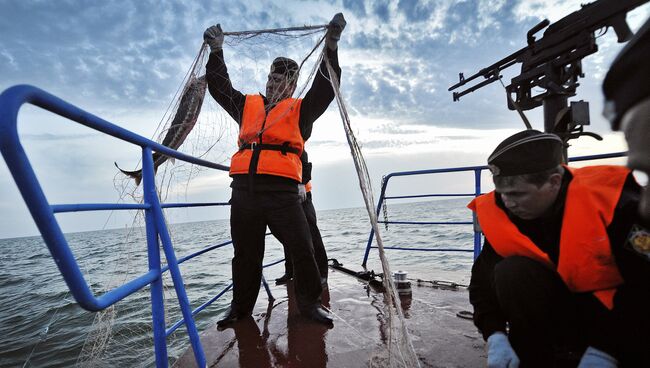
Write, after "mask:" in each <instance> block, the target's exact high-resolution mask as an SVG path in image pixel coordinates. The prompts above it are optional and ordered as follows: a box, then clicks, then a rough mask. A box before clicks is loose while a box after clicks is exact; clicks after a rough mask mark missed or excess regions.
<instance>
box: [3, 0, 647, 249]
mask: <svg viewBox="0 0 650 368" xmlns="http://www.w3.org/2000/svg"><path fill="white" fill-rule="evenodd" d="M581 2H582V1H567V0H471V1H451V0H431V1H428V0H409V1H403V0H400V1H385V0H370V1H353V0H342V1H341V0H336V1H295V0H287V1H282V2H279V1H275V2H272V1H214V0H211V1H164V0H155V1H153V0H151V1H104V2H96V1H77V0H59V1H45V0H39V1H32V0H0V14H2V17H0V90H4V89H6V88H8V87H10V86H12V85H16V84H31V85H34V86H37V87H39V88H41V89H44V90H46V91H48V92H49V93H52V94H54V95H56V96H58V97H60V98H62V99H64V100H66V101H68V102H70V103H72V104H74V105H76V106H78V107H80V108H82V109H84V110H86V111H89V112H91V113H93V114H95V115H97V116H99V117H101V118H103V119H105V120H108V121H110V122H113V123H115V124H117V125H120V126H123V127H125V128H127V129H130V130H133V131H134V132H136V133H138V134H141V135H143V136H145V137H152V136H153V135H154V131H155V130H156V128H157V126H158V123H159V122H160V121H161V119H162V117H163V116H164V114H165V111H166V110H167V108H168V106H169V104H170V102H171V101H172V100H173V97H174V94H175V93H176V91H177V89H178V88H179V86H180V85H181V83H182V81H183V78H184V76H185V74H186V72H187V70H188V68H189V67H190V65H191V64H192V62H193V60H194V58H195V57H196V55H197V52H198V50H199V48H200V47H201V44H202V34H203V31H204V30H205V28H206V27H208V26H210V25H212V24H215V23H220V24H221V25H222V28H223V29H224V31H242V30H254V29H269V28H280V27H291V26H301V25H321V24H326V23H328V22H329V20H330V19H331V18H332V17H333V16H334V14H336V13H338V12H342V13H343V14H344V16H345V19H346V20H347V27H346V29H345V31H344V32H343V34H342V36H341V41H340V43H339V62H340V65H341V68H342V80H341V93H342V95H343V98H344V100H345V103H346V107H347V109H348V111H349V114H350V120H351V125H352V127H353V130H354V133H355V135H356V137H357V139H358V140H359V142H360V143H361V146H362V152H363V154H364V157H365V159H366V162H367V165H368V168H369V171H370V176H371V178H372V180H373V185H374V190H375V196H377V195H378V192H379V185H380V182H381V177H382V176H383V175H386V174H388V173H390V172H395V171H407V170H422V169H430V168H444V167H454V166H471V165H482V164H485V160H486V158H487V156H488V155H489V153H490V152H491V151H492V149H493V148H494V147H495V146H496V145H497V144H498V143H499V142H500V141H501V140H502V139H504V138H505V137H507V136H508V135H510V134H513V133H515V132H516V131H518V130H521V129H523V128H524V126H523V123H522V122H521V120H520V119H519V117H518V116H517V114H516V113H514V112H512V111H509V110H508V109H507V107H506V96H505V92H504V90H503V87H502V86H501V85H500V84H498V83H493V84H491V85H489V86H486V87H484V88H482V89H480V90H478V91H476V92H474V93H472V94H469V95H467V96H465V97H463V98H462V99H461V100H460V101H459V102H453V101H452V95H451V93H450V92H448V90H447V89H448V87H449V86H451V85H452V84H455V83H456V82H457V81H458V73H459V72H463V73H464V74H465V76H469V75H471V74H473V73H475V72H476V71H478V70H480V69H481V68H483V67H485V66H487V65H489V64H492V63H494V62H496V61H497V60H500V59H501V58H503V57H505V56H506V55H509V54H511V53H512V52H515V51H517V50H518V49H520V48H522V47H524V46H525V45H526V32H527V31H528V30H529V29H530V28H531V27H533V26H534V25H536V24H537V23H539V22H540V21H541V20H542V19H544V18H548V19H549V20H550V21H551V22H554V21H557V20H559V19H560V18H562V17H563V16H564V15H566V14H569V13H570V12H572V11H575V10H578V9H579V8H580V3H581ZM649 15H650V7H649V6H648V4H646V5H644V6H642V7H640V8H637V9H635V10H634V11H632V12H631V13H630V14H628V17H627V20H628V23H629V25H630V27H631V28H632V30H636V29H638V28H639V27H640V26H641V24H642V23H643V22H644V21H645V20H646V19H647V18H648V16H649ZM227 42H228V40H227ZM597 43H598V45H599V48H600V51H599V52H598V53H597V54H595V55H591V56H589V57H587V58H586V59H585V60H584V62H583V71H584V73H585V78H583V79H581V85H580V87H579V88H578V95H577V96H575V97H572V98H571V99H570V100H571V101H577V100H586V101H589V103H590V114H591V126H589V127H587V130H589V131H592V132H596V133H598V134H601V135H602V136H604V138H605V140H604V141H603V142H596V141H595V140H593V139H591V138H581V139H579V140H577V141H574V143H573V146H572V147H571V148H570V150H569V153H570V155H572V156H577V155H585V154H596V153H605V152H612V151H623V150H625V149H626V146H625V143H624V139H623V138H622V136H621V134H620V133H611V132H610V131H609V127H608V124H607V123H606V121H605V120H604V118H603V117H602V115H601V111H602V92H601V84H602V80H603V78H604V76H605V73H606V71H607V69H608V67H609V65H610V64H611V62H612V60H613V58H614V57H615V55H616V53H617V52H618V51H619V50H620V49H621V47H622V46H621V45H620V44H617V43H616V37H615V35H614V32H613V31H612V30H610V31H608V32H607V33H605V34H604V35H602V36H600V37H599V38H598V40H597ZM238 47H239V48H241V47H240V46H237V45H229V44H227V45H226V46H225V47H224V51H225V53H226V62H228V63H229V66H230V67H231V75H232V77H233V83H235V82H239V81H240V80H238V78H240V76H241V75H243V74H245V73H244V72H239V73H237V72H233V70H235V71H236V70H239V69H233V68H232V66H235V67H236V66H239V65H241V66H246V65H249V64H251V63H252V65H254V68H253V69H254V70H256V71H257V70H258V71H259V72H258V73H256V74H258V76H257V77H256V78H257V79H255V78H253V79H252V82H251V83H252V84H250V85H249V84H246V88H249V90H246V91H243V92H246V93H256V92H257V91H260V90H263V83H264V82H263V81H264V80H265V77H266V74H265V73H266V68H267V67H268V65H269V64H270V61H271V60H272V57H274V56H277V55H271V54H270V53H269V54H268V55H267V54H264V53H262V54H251V55H249V56H247V59H246V60H244V59H237V58H236V55H241V54H238V52H239V51H240V49H238ZM269 48H270V46H268V45H266V49H269ZM305 51H307V52H308V51H309V50H305ZM260 65H261V66H260ZM241 70H244V69H241ZM517 71H518V66H515V67H512V68H510V69H508V70H506V71H504V81H505V82H506V83H507V82H508V81H509V79H510V78H512V77H514V76H515V75H516V73H517ZM242 80H243V79H242ZM256 81H257V83H258V85H257V86H255V85H254V84H255V82H256ZM255 88H257V90H255ZM209 99H210V97H209V96H206V101H207V100H209ZM213 109H217V110H218V108H213ZM217 113H218V111H217ZM527 115H528V116H529V119H531V122H532V125H533V127H534V128H537V129H540V130H541V129H543V122H542V120H541V119H542V115H541V108H540V109H537V110H534V111H530V112H528V113H527ZM221 120H226V121H221V123H222V124H224V125H226V126H228V125H230V128H226V129H230V131H229V134H230V136H233V134H232V132H233V131H236V128H234V127H235V125H234V123H233V122H232V121H227V118H224V119H221ZM18 124H19V125H18V126H19V133H20V137H21V142H22V144H23V145H24V146H25V149H26V151H27V153H28V156H29V158H30V160H31V162H32V165H33V166H34V168H35V170H36V174H37V176H38V178H39V181H40V182H41V185H42V186H43V188H44V191H45V194H46V196H47V198H48V200H49V201H50V203H70V202H109V203H112V202H115V201H116V200H117V199H118V198H119V197H120V193H119V192H118V191H117V190H116V187H115V185H114V180H116V178H118V176H116V173H117V171H116V169H115V167H114V166H113V164H112V163H113V162H114V161H116V162H120V163H121V164H122V165H124V166H126V167H127V168H130V167H132V166H135V165H136V164H137V157H138V152H139V150H138V149H134V148H133V147H129V146H127V145H123V144H120V143H119V142H115V141H114V140H106V139H104V138H103V137H101V136H100V135H99V134H97V133H96V132H94V131H92V130H89V129H87V128H81V127H78V126H76V125H75V124H72V123H71V122H69V121H65V120H63V119H60V118H57V117H55V116H53V115H51V114H49V113H46V112H43V111H42V110H39V109H37V108H35V107H32V106H24V107H23V108H22V109H21V112H20V115H19V123H18ZM200 129H206V128H205V127H202V128H200ZM233 129H235V130H233ZM232 139H233V140H234V137H233V138H232ZM307 149H308V151H309V153H310V159H311V161H312V162H313V164H314V173H313V184H314V204H315V206H316V208H317V209H318V210H325V209H335V208H345V207H357V206H362V203H363V202H362V197H361V193H360V190H359V184H358V180H357V178H356V173H355V169H354V165H353V162H352V159H351V156H350V150H349V148H347V141H346V137H345V134H344V131H343V128H342V123H341V119H340V117H339V112H338V109H337V108H336V104H335V103H332V105H331V106H330V108H329V109H328V111H326V112H325V114H324V115H323V116H322V117H321V118H320V119H319V120H318V121H317V122H316V124H315V126H314V131H313V135H312V138H311V139H310V140H309V142H308V144H307ZM183 150H184V148H183V147H181V151H183ZM225 164H228V163H227V161H226V162H225ZM460 180H463V181H466V182H467V187H466V188H467V189H463V188H459V187H458V186H457V183H458V182H459V181H460ZM229 181H230V179H229V178H228V176H227V175H225V174H224V173H214V174H207V175H203V176H201V177H200V178H197V179H196V183H194V184H193V185H192V186H185V187H182V188H175V189H172V191H176V192H177V193H178V196H181V197H183V198H185V199H188V200H191V201H217V202H223V201H227V200H228V198H229V193H230V191H229V188H228V184H229ZM484 181H485V182H486V183H488V182H489V178H487V179H484ZM472 185H473V183H472V177H471V176H467V177H463V178H460V177H458V178H457V177H451V176H445V177H443V178H440V179H437V178H435V179H432V178H428V179H427V180H418V181H410V182H407V181H401V180H396V184H395V187H394V188H395V189H393V187H391V188H390V189H389V193H391V194H419V193H423V192H425V191H431V190H435V191H440V192H458V191H467V192H471V191H472V190H473V186H472ZM227 216H228V214H227V211H226V210H225V209H203V210H199V211H196V212H193V213H186V212H182V210H179V213H178V214H177V215H175V218H174V221H196V220H210V219H215V218H227ZM107 217H108V218H107ZM57 219H59V221H60V222H61V225H62V227H63V230H64V231H66V232H72V231H87V230H97V229H102V228H106V227H109V228H110V227H120V226H124V225H125V224H127V223H129V217H128V216H126V215H110V216H109V215H107V214H106V213H84V214H81V215H79V214H77V215H60V216H59V215H57ZM36 234H38V232H37V229H36V227H35V226H34V225H33V223H32V220H31V217H30V215H29V212H28V210H27V208H26V206H25V205H24V203H23V201H22V199H21V197H20V193H19V191H18V189H17V187H16V184H15V182H14V181H13V179H12V177H11V175H10V173H9V171H8V169H7V167H6V164H5V163H4V161H2V162H0V238H9V237H18V236H28V235H36Z"/></svg>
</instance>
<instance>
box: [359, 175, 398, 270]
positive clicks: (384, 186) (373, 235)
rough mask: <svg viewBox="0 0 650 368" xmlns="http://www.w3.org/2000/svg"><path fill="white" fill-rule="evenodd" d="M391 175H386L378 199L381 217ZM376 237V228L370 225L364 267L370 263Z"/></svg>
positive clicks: (378, 212)
mask: <svg viewBox="0 0 650 368" xmlns="http://www.w3.org/2000/svg"><path fill="white" fill-rule="evenodd" d="M390 177H391V176H390V175H388V176H386V180H384V182H383V183H382V184H381V194H380V195H379V201H377V218H379V214H380V213H381V205H382V204H383V203H384V197H385V196H386V187H387V186H388V180H389V179H390ZM374 237H375V229H373V228H372V227H370V235H369V236H368V244H367V245H366V251H365V253H364V255H363V262H362V263H361V266H362V267H364V268H365V267H366V263H368V255H369V254H370V247H371V246H372V239H373V238H374Z"/></svg>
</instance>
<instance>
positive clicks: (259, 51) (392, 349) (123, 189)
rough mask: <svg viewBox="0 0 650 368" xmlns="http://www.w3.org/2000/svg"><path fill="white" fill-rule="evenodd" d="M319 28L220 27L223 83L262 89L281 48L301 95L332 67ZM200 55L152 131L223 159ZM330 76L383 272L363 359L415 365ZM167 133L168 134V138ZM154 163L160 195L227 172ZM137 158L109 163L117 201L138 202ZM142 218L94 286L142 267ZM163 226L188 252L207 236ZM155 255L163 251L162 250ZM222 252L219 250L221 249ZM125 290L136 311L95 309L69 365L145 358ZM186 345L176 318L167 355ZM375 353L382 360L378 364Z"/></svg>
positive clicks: (169, 197)
mask: <svg viewBox="0 0 650 368" xmlns="http://www.w3.org/2000/svg"><path fill="white" fill-rule="evenodd" d="M325 30H326V27H325V26H315V27H298V28H283V29H272V30H260V31H245V32H230V33H229V32H226V33H225V35H226V38H225V47H224V58H225V61H226V64H227V65H228V72H229V76H230V79H231V81H232V84H233V86H235V88H236V89H238V90H239V91H241V92H242V93H245V94H255V93H257V92H258V91H263V90H262V88H263V87H264V85H265V84H266V78H267V75H268V68H269V65H270V64H271V61H272V60H273V59H274V58H275V57H277V56H286V57H289V58H291V59H293V60H296V61H297V62H298V64H299V69H300V73H299V79H298V84H297V88H296V91H295V93H294V95H293V97H297V98H301V97H304V94H305V93H306V91H307V90H308V88H309V86H310V84H311V81H312V80H313V78H314V75H315V73H317V72H318V68H319V65H320V63H321V61H322V60H323V59H325V60H326V65H327V69H328V71H329V72H330V75H333V74H334V72H333V70H332V66H331V65H330V64H329V62H327V58H326V57H325V58H324V55H325V47H323V44H324V42H323V40H324V35H325ZM208 57H209V50H208V48H207V46H206V45H205V44H204V45H203V46H202V47H201V49H200V51H199V52H198V54H197V56H196V58H195V59H194V61H193V62H192V65H191V67H190V69H189V70H188V72H187V74H186V75H185V77H184V78H183V81H182V83H181V86H180V87H179V88H178V91H177V92H176V94H175V95H174V96H173V98H172V101H173V102H172V103H171V104H170V105H169V107H168V109H167V111H166V112H165V114H164V116H163V118H162V119H161V121H160V122H159V123H158V126H157V128H156V131H155V133H154V134H153V135H152V137H153V138H154V139H155V140H156V141H158V142H160V143H163V144H165V145H176V147H172V148H176V149H178V150H179V151H181V152H184V153H187V154H189V155H192V156H197V157H201V158H203V159H206V160H208V161H212V162H215V163H220V164H224V165H228V164H229V158H230V157H231V156H232V154H233V153H234V152H236V151H237V149H238V146H237V136H238V127H237V125H236V124H235V123H234V121H233V120H232V118H231V117H230V116H228V114H227V113H226V112H225V111H224V110H223V109H222V108H221V107H220V106H218V105H217V104H216V102H215V101H214V99H213V98H211V97H210V96H205V94H207V92H206V91H205V79H204V76H203V73H204V72H205V65H206V63H207V60H208ZM330 82H331V84H332V87H333V89H334V91H335V96H336V101H337V104H338V107H339V111H340V115H341V119H342V122H343V126H344V129H345V132H346V136H347V140H348V143H349V146H350V150H351V155H352V158H353V161H354V164H355V167H356V169H357V173H358V176H359V185H360V188H361V191H362V193H363V197H364V202H365V206H366V209H367V211H368V215H369V218H370V222H371V223H372V227H373V229H374V231H375V234H376V239H377V244H378V248H379V255H380V259H381V263H382V268H383V273H384V275H386V277H384V283H385V286H386V290H387V291H386V295H385V297H384V298H385V300H386V303H385V305H386V311H385V318H386V320H387V324H388V326H389V328H388V334H389V336H388V348H387V352H386V353H385V354H383V353H382V354H381V356H382V358H381V359H375V358H377V357H375V358H373V359H372V360H371V362H369V364H370V365H383V366H385V365H388V366H391V367H392V366H404V367H417V366H419V361H418V359H417V356H416V354H415V351H414V349H413V346H412V343H411V341H410V337H409V334H408V331H407V328H406V324H405V321H404V316H403V313H402V310H401V307H400V302H399V297H398V294H397V292H396V289H395V286H394V285H393V282H392V280H391V278H390V277H388V275H391V271H390V267H389V264H388V261H387V259H386V257H385V255H384V249H383V244H382V240H381V235H380V232H379V228H378V225H377V218H376V215H375V213H374V199H373V198H374V197H373V194H372V188H371V185H370V178H369V174H368V170H367V167H366V164H365V161H364V159H363V155H362V153H361V149H360V146H359V144H358V142H357V140H356V138H355V136H354V134H353V132H352V128H351V122H350V118H349V116H348V113H347V109H346V105H345V102H344V99H343V97H342V95H341V92H340V89H339V85H338V82H337V80H336V79H335V78H330ZM199 98H200V99H201V100H202V101H200V103H199V102H198V101H197V100H196V99H199ZM272 124H274V122H273V121H268V122H267V123H266V125H265V127H266V128H268V127H269V126H272ZM189 125H191V126H189ZM179 140H180V142H179ZM170 142H174V143H171V144H170ZM154 165H155V166H156V169H157V170H156V178H155V180H156V185H157V188H158V190H159V193H158V195H159V197H160V199H161V202H174V201H177V202H188V201H189V200H190V199H191V198H192V194H193V193H195V192H196V191H197V189H196V188H197V187H198V188H199V189H201V188H205V187H206V186H207V187H209V186H210V185H211V184H210V183H214V182H218V181H219V180H221V182H222V183H226V185H225V186H224V187H222V188H220V189H221V190H224V191H225V190H227V184H228V183H227V182H226V181H224V180H223V176H224V175H226V178H227V174H224V173H217V174H215V173H214V170H209V169H206V168H202V167H199V166H196V165H192V164H188V163H185V162H179V160H176V161H175V162H173V161H172V160H169V159H167V158H166V157H163V156H160V155H158V156H155V157H154ZM116 166H117V163H116ZM139 166H140V158H139V157H137V156H136V157H134V159H133V161H132V162H125V163H120V168H121V170H122V172H118V173H117V174H116V176H115V178H114V184H115V188H116V190H117V192H118V194H119V200H118V202H133V201H136V202H142V198H143V194H142V185H139V184H140V183H139V179H138V175H139V174H138V169H139ZM132 168H133V169H132ZM125 174H127V175H125ZM216 175H221V179H219V178H217V176H216ZM211 190H217V189H211ZM199 191H200V190H199ZM224 195H225V194H224ZM165 216H166V221H167V222H168V223H175V222H178V221H179V215H178V213H177V212H174V211H170V210H166V211H165ZM180 220H181V221H182V220H183V218H182V217H181V218H180ZM143 226H144V218H143V215H142V213H139V214H138V215H136V216H135V217H134V219H133V223H132V226H131V227H130V230H128V231H127V232H126V235H123V236H124V240H123V242H122V244H123V247H122V248H121V249H120V250H119V251H120V252H123V256H124V258H125V262H123V263H118V264H116V265H115V269H114V275H115V276H114V277H113V278H112V279H111V280H110V281H109V282H107V283H106V284H105V285H102V287H101V289H104V290H110V289H111V288H113V287H115V286H117V285H121V284H122V283H124V282H125V281H128V280H130V279H132V278H133V277H134V276H136V275H138V274H141V273H142V270H143V268H137V267H133V268H131V266H130V265H129V261H128V259H135V258H137V257H136V255H135V254H136V252H138V253H142V252H143V249H144V248H143V247H142V246H140V247H134V246H133V243H134V242H136V241H137V242H145V241H146V236H145V234H144V230H143ZM169 228H170V232H171V234H170V235H171V237H172V241H173V243H174V247H175V249H176V251H177V252H179V250H178V249H185V250H187V251H190V250H198V249H202V248H203V247H205V246H208V245H212V244H209V243H207V244H206V243H204V244H198V243H197V242H195V241H194V240H193V239H189V240H188V239H183V238H182V236H181V235H179V234H176V233H175V230H174V226H170V227H169ZM206 230H207V229H206ZM210 239H211V238H210ZM195 243H197V244H195ZM185 245H187V246H185ZM145 253H146V251H145ZM182 255H184V254H177V257H180V256H182ZM161 257H163V258H164V254H163V253H162V252H161ZM225 258H226V259H228V258H229V257H225ZM163 263H164V261H163ZM207 264H208V265H209V266H208V267H206V266H205V265H206V264H204V265H203V266H201V263H199V264H198V265H197V267H202V268H201V269H200V270H198V271H196V270H195V271H192V270H188V269H187V268H185V267H184V268H183V269H182V272H183V277H184V281H185V283H186V284H188V283H196V282H197V281H195V280H190V278H191V277H192V276H194V275H198V277H201V278H202V279H207V280H208V281H207V282H206V283H210V281H213V280H214V279H216V278H217V277H220V276H223V275H220V274H218V273H214V272H212V271H211V270H209V269H214V268H216V267H215V266H214V265H212V264H210V263H207ZM227 265H228V262H224V266H223V267H221V268H222V271H223V269H225V270H226V271H228V272H227V274H228V276H229V270H230V268H229V267H228V266H227ZM187 267H189V266H187ZM136 268H137V270H136ZM211 272H212V273H211ZM163 285H164V289H165V316H166V319H167V321H166V322H167V326H169V325H170V324H172V323H174V322H175V321H176V320H178V319H180V318H181V314H180V311H179V308H178V303H177V301H176V295H175V293H174V290H173V286H172V282H171V278H170V276H169V273H165V274H164V278H163ZM208 289H209V290H210V291H211V292H214V288H212V287H208ZM188 294H189V295H188V296H189V299H190V301H191V303H192V304H193V305H194V306H196V305H197V304H198V303H200V302H202V301H197V300H196V298H195V297H196V295H202V294H201V293H198V294H195V295H193V291H192V288H191V287H190V286H188ZM131 298H132V299H135V300H136V301H137V302H138V303H140V307H139V310H138V311H134V310H133V307H129V306H128V305H129V304H128V302H127V303H117V304H116V305H114V306H113V307H111V308H108V309H106V310H105V311H102V312H99V313H97V314H96V318H95V321H94V323H93V325H92V326H91V328H90V332H89V333H88V337H87V338H86V341H85V342H84V345H83V349H82V352H81V354H80V355H79V357H78V360H77V365H79V366H85V367H86V366H87V367H97V366H115V365H117V363H118V362H119V364H120V365H124V364H126V365H133V364H134V363H135V362H137V364H138V365H143V366H144V365H153V352H152V349H153V348H152V344H153V343H152V338H151V327H150V326H151V322H150V318H151V317H150V306H149V302H148V299H149V290H148V289H145V290H142V291H141V292H139V293H137V295H135V296H133V297H131ZM134 320H135V321H136V322H134ZM212 322H213V321H210V320H207V319H206V320H201V317H200V315H199V320H197V325H198V327H199V328H201V327H206V326H207V325H209V324H210V323H212ZM142 335H145V336H148V337H147V338H146V339H141V338H139V339H136V338H135V336H142ZM133 345H135V346H133ZM186 347H187V334H186V333H185V329H184V327H181V328H180V329H179V330H177V332H176V333H174V334H173V335H171V336H170V337H169V338H168V349H169V351H168V354H169V355H170V356H171V357H173V356H177V355H178V354H180V353H181V352H182V349H184V348H186ZM127 350H128V351H134V352H136V353H135V356H136V358H135V360H134V361H123V360H122V361H121V360H116V359H113V358H112V357H113V356H114V355H124V351H127ZM386 355H387V356H388V359H387V363H386V360H385V359H384V358H383V357H385V356H386ZM143 357H151V358H148V360H147V361H146V362H145V363H143V362H142V360H141V359H142V358H143ZM172 360H173V359H172ZM379 361H381V362H382V363H378V362H379Z"/></svg>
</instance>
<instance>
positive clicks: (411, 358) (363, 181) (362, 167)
mask: <svg viewBox="0 0 650 368" xmlns="http://www.w3.org/2000/svg"><path fill="white" fill-rule="evenodd" d="M324 54H325V48H323V56H322V57H324V59H325V65H326V66H327V71H328V74H329V76H330V78H329V80H330V83H331V85H332V89H333V90H334V96H335V99H336V103H337V104H338V107H339V113H340V114H341V120H342V122H343V128H344V130H345V133H346V138H347V140H348V145H349V146H350V151H351V154H352V159H353V161H354V165H355V168H356V171H357V175H358V178H359V187H360V188H361V192H362V194H363V199H364V203H365V205H366V211H367V212H368V216H369V218H370V223H371V225H372V228H373V230H374V231H375V237H376V241H377V248H378V250H379V258H380V259H381V266H382V270H383V272H384V275H392V273H391V271H390V266H389V264H388V260H387V258H386V255H385V252H384V244H383V242H382V239H381V233H380V231H379V225H378V222H377V215H376V214H375V211H374V208H375V203H374V196H373V194H372V186H371V181H370V175H369V173H368V168H367V166H366V162H365V160H364V158H363V155H362V153H361V148H360V146H359V144H358V143H357V139H356V137H355V136H354V133H353V132H352V127H351V125H350V117H349V115H348V112H347V108H346V104H345V102H344V100H343V97H342V96H341V91H340V88H339V82H338V80H337V78H333V77H332V76H334V75H336V73H335V72H334V68H333V67H332V65H331V63H330V62H329V59H328V58H327V57H326V56H325V55H324ZM383 281H384V286H385V287H386V297H387V299H388V303H387V306H388V308H389V310H390V311H391V312H392V310H393V308H394V310H395V311H396V312H397V317H398V320H399V322H400V326H399V331H400V332H401V335H402V342H403V344H402V346H399V345H398V346H397V349H398V351H399V353H400V358H401V364H402V365H403V366H405V367H420V361H419V360H418V358H417V354H416V353H415V349H414V348H413V343H412V342H411V338H410V336H409V333H408V330H407V329H406V321H405V319H404V313H403V312H402V308H401V303H400V299H399V295H398V294H397V290H396V288H395V285H394V284H393V280H392V279H391V277H384V278H383ZM391 307H392V308H391ZM391 314H392V313H391ZM392 322H393V320H392V318H390V319H389V329H388V331H389V335H392V330H393V328H392V327H393V324H392ZM388 341H389V352H390V351H391V344H392V337H391V336H389V340H388ZM390 359H391V356H390V355H389V363H390ZM391 366H392V364H391Z"/></svg>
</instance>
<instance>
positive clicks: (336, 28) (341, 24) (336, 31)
mask: <svg viewBox="0 0 650 368" xmlns="http://www.w3.org/2000/svg"><path fill="white" fill-rule="evenodd" d="M346 24H348V23H347V22H346V21H345V18H343V13H336V15H335V16H334V18H332V20H331V21H330V23H329V24H328V25H327V36H326V39H325V44H326V45H327V47H328V48H329V49H330V50H332V51H334V50H336V48H337V47H338V46H337V45H338V42H339V40H340V39H341V33H342V32H343V29H345V25H346Z"/></svg>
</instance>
